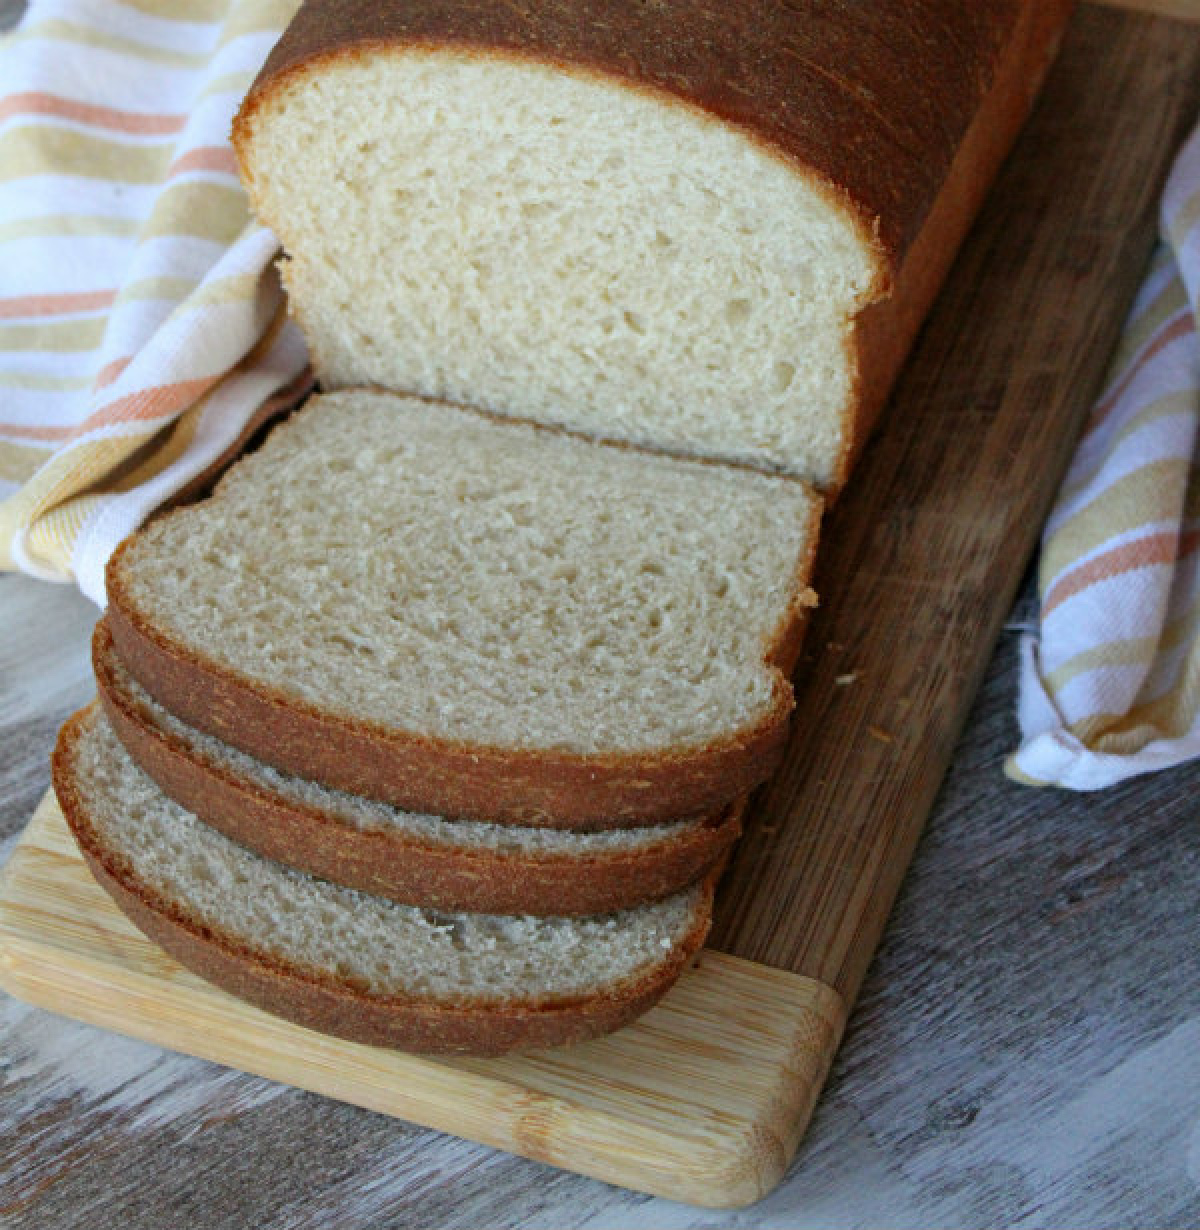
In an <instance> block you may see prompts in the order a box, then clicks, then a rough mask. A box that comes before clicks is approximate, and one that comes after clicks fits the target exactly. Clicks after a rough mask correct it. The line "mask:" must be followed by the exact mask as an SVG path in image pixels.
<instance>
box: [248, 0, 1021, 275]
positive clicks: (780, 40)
mask: <svg viewBox="0 0 1200 1230" xmlns="http://www.w3.org/2000/svg"><path fill="white" fill-rule="evenodd" d="M1021 11H1022V3H1021V2H1020V0H970V2H967V3H964V0H906V2H905V3H903V4H900V3H864V2H862V0H760V2H757V3H754V4H738V3H719V2H717V0H655V2H653V3H646V2H645V0H537V3H504V4H501V3H496V2H495V0H392V2H390V3H387V4H380V3H378V0H306V3H304V4H303V5H302V6H301V8H300V10H299V12H298V13H297V14H296V17H295V19H294V20H293V22H292V24H291V25H290V26H289V27H288V29H287V31H286V32H285V34H284V36H283V38H282V39H281V40H280V41H279V43H278V44H277V45H276V47H275V49H274V50H273V52H272V53H271V55H270V57H269V58H268V60H267V62H266V64H265V66H264V68H263V70H262V72H261V73H260V75H259V77H258V80H257V81H256V83H255V85H254V87H253V89H252V91H251V93H250V95H249V97H248V99H247V104H246V106H245V107H244V108H243V111H242V113H241V115H240V116H239V118H238V122H237V128H238V129H240V128H242V127H243V126H244V125H246V124H248V123H249V122H250V120H251V117H252V114H253V111H254V109H255V107H256V105H257V104H258V102H259V101H260V99H261V98H262V97H263V96H265V95H266V94H267V93H269V92H270V91H271V90H272V89H273V88H274V87H275V85H277V84H278V83H279V82H280V81H282V80H283V79H284V78H286V77H287V75H288V74H290V73H291V72H292V71H293V70H295V69H297V68H301V67H304V66H306V65H311V64H312V63H313V62H314V61H316V60H317V59H319V58H321V57H324V56H328V55H340V54H344V53H347V52H354V51H357V50H364V49H368V48H371V47H372V46H379V45H390V46H403V45H412V46H414V47H437V48H444V47H459V48H463V49H467V50H471V49H477V50H478V51H480V52H490V53H494V54H498V55H503V56H513V57H522V58H529V59H536V60H541V61H544V62H547V63H551V64H559V65H566V66H571V67H574V68H577V69H582V70H584V71H588V72H596V73H600V74H603V75H605V76H608V77H613V78H617V79H623V80H625V81H627V82H628V83H629V84H630V85H631V86H634V87H637V88H640V89H643V90H648V91H652V92H655V93H659V94H662V95H665V96H667V97H671V98H674V99H676V100H679V101H680V102H683V103H684V104H687V105H689V106H691V107H693V108H697V109H699V110H701V111H704V112H707V113H709V114H712V115H714V116H717V117H718V118H720V119H721V120H723V121H725V122H727V123H729V124H732V125H734V126H736V127H737V128H739V129H742V130H744V131H745V132H746V133H748V134H749V135H750V136H751V137H753V138H754V139H755V140H757V141H759V142H760V143H762V144H764V145H767V146H769V147H771V148H774V149H775V150H777V151H778V152H779V153H780V155H782V156H783V157H784V158H785V159H788V160H790V161H792V162H794V163H796V164H797V165H799V166H801V167H805V168H808V169H810V170H811V171H812V172H814V173H815V174H816V176H817V177H819V179H820V180H821V181H822V182H823V183H824V184H825V185H826V187H827V189H828V190H829V191H830V193H831V194H833V195H834V196H835V197H837V198H839V199H841V200H843V201H845V202H846V203H847V204H848V205H849V207H850V209H851V210H852V212H853V213H854V214H855V215H856V216H857V217H858V219H859V221H860V224H861V227H862V230H863V232H864V234H866V235H868V236H872V237H873V238H874V242H875V246H876V249H877V251H878V253H879V257H880V271H881V278H880V285H879V288H878V289H879V290H880V291H882V290H883V289H885V285H886V283H887V282H888V281H889V280H890V278H891V276H892V275H894V273H895V271H896V270H897V269H898V267H899V265H900V262H901V260H902V259H903V256H904V253H905V251H906V250H907V248H908V245H909V243H910V242H911V241H912V240H913V238H914V237H915V236H916V234H917V233H918V231H919V230H920V228H921V225H922V223H923V221H924V219H925V216H926V214H927V213H928V211H929V208H930V206H931V205H932V203H933V200H934V198H935V197H936V195H937V192H938V189H939V188H940V186H941V184H942V181H943V180H944V178H945V176H946V173H947V171H948V169H949V167H950V164H951V162H952V160H953V158H954V153H955V150H956V149H957V147H958V144H959V141H960V140H961V138H962V136H963V134H964V132H965V131H966V129H967V126H968V124H969V123H970V121H971V118H972V116H973V114H974V112H975V109H976V107H977V106H978V104H979V102H980V100H981V99H982V98H983V96H984V95H985V94H986V92H987V89H988V86H989V85H990V82H991V79H992V75H993V72H994V69H995V65H996V63H997V60H998V57H999V55H1000V53H1001V51H1002V49H1003V47H1004V46H1005V44H1006V41H1007V40H1008V38H1009V36H1010V35H1011V33H1012V31H1013V30H1014V28H1015V27H1016V24H1017V21H1018V18H1019V16H1020V13H1021Z"/></svg>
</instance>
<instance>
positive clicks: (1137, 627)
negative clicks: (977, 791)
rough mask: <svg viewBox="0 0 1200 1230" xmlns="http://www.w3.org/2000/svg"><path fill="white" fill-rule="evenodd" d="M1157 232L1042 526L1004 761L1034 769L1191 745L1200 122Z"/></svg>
mask: <svg viewBox="0 0 1200 1230" xmlns="http://www.w3.org/2000/svg"><path fill="white" fill-rule="evenodd" d="M1162 234H1163V241H1162V243H1161V245H1160V246H1159V248H1158V250H1157V252H1156V254H1155V257H1154V260H1153V263H1152V265H1151V268H1150V271H1149V274H1148V276H1147V279H1146V282H1145V284H1144V286H1143V287H1142V290H1141V293H1140V294H1139V296H1138V299H1137V302H1136V303H1135V304H1134V307H1133V311H1132V313H1131V315H1130V318H1129V321H1128V324H1127V325H1126V331H1125V334H1124V337H1123V339H1122V341H1121V344H1120V347H1119V348H1118V351H1117V353H1116V355H1115V356H1114V359H1113V363H1112V367H1111V370H1110V375H1109V380H1108V385H1107V390H1106V391H1105V393H1104V395H1103V396H1102V397H1101V399H1100V401H1099V402H1097V404H1096V405H1095V407H1094V408H1093V410H1092V413H1091V418H1090V420H1089V421H1088V424H1087V426H1086V428H1085V431H1084V435H1083V439H1082V440H1081V442H1080V445H1079V449H1078V452H1077V453H1076V455H1075V458H1074V461H1073V462H1072V465H1071V468H1070V471H1069V472H1068V474H1067V477H1066V480H1065V482H1064V485H1063V488H1062V491H1061V492H1060V493H1059V497H1058V503H1057V506H1056V507H1055V509H1054V512H1053V514H1052V515H1051V517H1050V520H1049V522H1048V523H1047V525H1046V528H1045V532H1044V534H1043V538H1042V555H1041V564H1040V572H1039V577H1038V587H1039V590H1040V596H1041V615H1040V626H1039V627H1038V629H1037V632H1036V633H1035V634H1033V635H1028V636H1026V637H1025V638H1023V642H1022V650H1021V652H1022V658H1021V695H1020V702H1019V706H1018V717H1019V721H1020V726H1021V739H1022V742H1021V745H1020V747H1019V749H1018V750H1017V751H1016V753H1015V754H1014V755H1013V756H1012V757H1010V759H1009V762H1008V765H1007V769H1008V773H1009V775H1010V776H1012V777H1014V778H1016V779H1017V780H1018V781H1023V782H1027V783H1030V784H1033V785H1056V786H1066V787H1069V788H1071V789H1073V790H1096V789H1099V788H1101V787H1103V786H1108V785H1111V784H1113V783H1114V782H1118V781H1121V780H1123V779H1124V778H1127V777H1132V776H1134V775H1136V774H1139V773H1146V772H1149V771H1150V770H1152V769H1159V768H1165V767H1167V766H1169V765H1174V764H1178V763H1179V762H1181V761H1183V760H1187V759H1189V758H1190V757H1193V756H1196V755H1200V483H1198V482H1197V472H1196V467H1197V460H1198V459H1197V450H1196V444H1197V429H1198V427H1200V334H1198V332H1197V323H1198V321H1200V129H1198V130H1197V132H1196V133H1194V134H1193V135H1192V137H1191V139H1190V140H1189V142H1188V143H1187V145H1186V146H1185V147H1184V149H1183V152H1182V153H1181V154H1180V156H1179V159H1178V161H1177V162H1176V164H1175V168H1174V170H1173V172H1172V174H1171V178H1170V180H1169V181H1168V184H1167V189H1166V192H1165V194H1164V198H1163V208H1162Z"/></svg>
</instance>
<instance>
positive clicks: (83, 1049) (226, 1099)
mask: <svg viewBox="0 0 1200 1230" xmlns="http://www.w3.org/2000/svg"><path fill="white" fill-rule="evenodd" d="M1151 3H1157V4H1158V5H1159V6H1160V7H1164V6H1165V5H1170V6H1172V7H1173V8H1174V9H1175V10H1176V11H1178V10H1179V9H1181V8H1185V7H1187V6H1189V5H1191V4H1192V3H1193V0H1151ZM20 7H21V5H20V3H19V2H14V0H0V28H3V26H4V25H5V24H7V23H8V22H10V21H11V20H12V19H14V18H15V16H16V13H17V11H18V10H19V9H20ZM0 85H2V83H0ZM1027 603H1028V593H1027V596H1026V599H1025V600H1024V604H1021V605H1019V607H1018V612H1017V613H1015V614H1014V617H1013V620H1012V621H1011V625H1010V628H1009V630H1008V631H1007V632H1006V633H1005V635H1004V637H1003V639H1002V640H1001V642H1000V644H999V646H998V648H997V651H996V654H995V656H994V659H993V661H992V665H991V669H990V671H989V674H988V677H987V680H986V682H985V684H984V687H983V690H982V691H981V693H980V695H979V698H978V700H977V702H976V704H975V708H974V711H973V714H972V718H971V721H970V723H969V725H968V728H967V730H966V732H965V734H964V736H963V738H962V741H961V743H960V746H959V748H958V751H957V753H956V756H955V760H954V765H953V768H952V770H951V772H950V775H949V777H948V778H947V780H946V783H945V786H944V788H943V790H942V793H941V796H940V799H939V802H938V805H937V807H936V809H935V811H934V814H933V817H932V819H931V821H930V824H929V828H928V830H927V833H926V836H925V838H924V841H923V843H922V845H921V848H920V850H919V852H918V856H917V859H916V861H915V863H914V865H913V868H912V871H911V873H910V875H909V877H908V879H907V881H906V884H905V888H904V890H903V892H902V894H901V897H900V901H899V903H898V905H897V908H896V911H895V914H894V915H893V918H892V920H891V923H890V926H889V930H888V934H887V937H886V939H885V942H884V945H883V947H882V949H881V950H880V952H879V955H878V957H877V959H876V961H875V964H874V966H873V968H872V970H871V973H870V975H869V977H868V979H867V982H866V985H865V987H864V990H863V993H862V996H861V999H860V1001H859V1004H858V1007H857V1009H856V1010H855V1013H854V1015H853V1017H852V1019H851V1025H850V1030H849V1033H848V1035H847V1038H846V1041H845V1044H844V1045H843V1047H842V1050H841V1053H840V1056H839V1058H838V1061H837V1063H836V1065H835V1068H834V1071H833V1074H832V1076H831V1079H830V1082H829V1085H828V1088H827V1090H826V1092H825V1095H824V1098H823V1099H822V1102H821V1105H820V1107H819V1109H818V1111H817V1114H816V1117H815V1120H814V1122H813V1126H812V1129H811V1131H810V1133H809V1137H808V1140H807V1142H806V1144H805V1145H804V1146H803V1147H802V1148H801V1151H800V1154H799V1156H798V1158H797V1159H796V1162H795V1164H794V1166H793V1168H792V1170H791V1172H790V1175H789V1177H788V1179H786V1180H785V1182H784V1183H783V1185H782V1186H781V1187H780V1188H779V1189H778V1190H777V1191H776V1192H774V1193H773V1194H772V1195H771V1196H770V1197H768V1198H767V1200H765V1201H764V1202H763V1203H762V1204H760V1205H758V1206H756V1207H755V1208H754V1209H753V1210H750V1211H746V1212H742V1213H735V1214H719V1213H713V1212H709V1211H703V1210H697V1209H689V1208H686V1207H684V1206H681V1205H673V1204H670V1203H668V1202H665V1201H661V1200H653V1199H650V1198H648V1197H643V1196H638V1195H634V1194H632V1193H628V1192H624V1191H620V1190H617V1189H615V1188H610V1187H606V1186H605V1185H603V1184H600V1183H597V1182H593V1181H590V1180H587V1179H581V1178H576V1177H574V1176H572V1175H568V1174H563V1173H559V1172H556V1171H553V1170H550V1169H548V1168H546V1167H542V1166H538V1165H535V1164H533V1163H529V1162H524V1161H521V1160H518V1159H515V1158H511V1157H508V1156H505V1155H503V1154H499V1153H495V1152H492V1151H491V1150H488V1149H485V1148H482V1147H479V1146H475V1145H471V1144H467V1143H464V1142H461V1141H457V1140H453V1139H449V1138H446V1137H443V1136H439V1135H437V1134H435V1133H432V1132H427V1131H424V1130H420V1129H417V1128H412V1127H409V1126H407V1125H405V1124H403V1123H398V1122H395V1121H392V1120H388V1119H385V1118H383V1117H381V1116H378V1115H373V1114H370V1113H368V1112H365V1111H360V1110H356V1109H353V1108H351V1107H347V1106H343V1105H339V1104H336V1103H333V1102H329V1101H326V1100H323V1099H321V1098H318V1097H314V1096H311V1095H307V1094H303V1093H299V1092H297V1091H295V1090H291V1089H287V1088H283V1087H280V1086H275V1085H272V1084H270V1083H268V1082H266V1081H262V1080H258V1079H255V1078H252V1077H247V1076H243V1075H240V1074H238V1073H234V1072H229V1071H226V1070H223V1069H220V1068H218V1067H216V1066H214V1065H211V1064H207V1063H203V1062H201V1061H198V1060H191V1059H185V1058H182V1057H179V1056H175V1055H172V1054H169V1053H167V1052H164V1051H160V1050H157V1049H156V1048H154V1047H151V1046H147V1045H144V1044H141V1043H137V1042H132V1041H128V1040H126V1039H123V1038H120V1037H117V1036H115V1035H110V1034H106V1033H103V1032H101V1031H99V1030H95V1029H90V1028H87V1027H85V1026H82V1025H76V1024H74V1023H72V1022H70V1021H66V1020H62V1019H59V1018H56V1017H52V1016H50V1015H48V1014H46V1013H42V1012H39V1011H37V1010H34V1009H32V1008H27V1007H26V1006H24V1005H23V1004H20V1003H18V1002H17V1001H15V1000H12V999H10V998H7V997H5V996H3V994H2V993H0V1226H3V1227H5V1228H6V1230H9V1228H11V1230H33V1228H35V1227H36V1228H37V1230H50V1228H53V1230H60V1228H61V1230H69V1228H72V1227H80V1228H83V1227H87V1228H88V1230H91V1228H93V1227H108V1226H120V1227H122V1230H142V1228H150V1227H154V1228H158V1227H175V1226H187V1227H189V1228H190V1230H207V1228H209V1227H212V1228H214V1230H216V1228H220V1230H226V1228H230V1227H239V1226H243V1225H245V1226H255V1227H264V1228H265V1227H271V1228H279V1230H284V1228H289V1230H290V1228H300V1227H338V1228H339V1230H341V1228H353V1227H359V1226H361V1227H367V1226H370V1227H409V1226H412V1227H433V1226H445V1227H475V1226H480V1225H487V1226H494V1227H508V1226H512V1227H530V1228H533V1227H542V1226H546V1227H564V1226H572V1227H576V1226H579V1227H582V1226H594V1227H608V1228H615V1227H717V1226H750V1225H753V1226H761V1227H772V1226H778V1227H807V1226H813V1227H830V1226H847V1227H849V1226H889V1227H892V1226H894V1227H900V1226H914V1227H918V1226H920V1227H928V1226H942V1225H956V1226H957V1225H962V1226H967V1225H969V1226H983V1225H999V1224H1004V1225H1011V1226H1047V1227H1049V1226H1053V1227H1097V1226H1132V1225H1138V1226H1182V1225H1197V1224H1200V948H1198V946H1197V944H1196V943H1195V938H1194V937H1195V934H1196V932H1195V927H1196V922H1195V920H1196V917H1197V907H1198V906H1200V814H1198V813H1200V806H1197V803H1196V801H1195V800H1196V797H1197V793H1198V789H1197V788H1198V787H1200V765H1197V766H1194V767H1186V768H1183V769H1179V770H1176V771H1173V772H1169V773H1164V774H1161V775H1158V776H1156V777H1153V778H1150V779H1146V780H1143V781H1138V782H1133V783H1129V784H1128V785H1126V786H1125V787H1122V788H1120V789H1117V790H1114V791H1111V792H1106V793H1104V794H1103V795H1099V796H1095V797H1086V796H1073V795H1067V794H1064V793H1056V792H1052V793H1040V792H1032V791H1028V790H1025V789H1022V788H1020V787H1017V786H1014V785H1012V784H1010V783H1008V782H1007V781H1006V780H1005V779H1004V777H1003V776H1002V774H1001V771H1000V764H1001V760H1002V758H1003V756H1004V754H1005V752H1006V751H1007V750H1009V749H1010V747H1011V746H1012V742H1013V740H1014V738H1015V733H1016V732H1015V726H1014V722H1013V718H1012V712H1013V704H1014V696H1015V647H1016V638H1017V629H1018V627H1019V625H1020V622H1021V611H1022V609H1023V606H1024V605H1027ZM95 615H96V612H95V610H94V609H93V608H92V607H90V605H89V604H88V603H87V602H86V601H85V600H84V599H82V598H81V597H80V596H79V595H78V594H77V593H76V592H75V591H73V590H71V589H68V588H65V587H55V586H49V585H45V584H40V583H37V582H33V581H30V580H27V579H25V578H21V577H15V576H0V862H3V860H4V858H5V856H6V853H7V851H8V849H10V848H11V846H12V844H13V842H14V840H15V837H16V834H17V833H18V832H19V830H20V828H21V826H22V825H23V824H24V822H25V821H26V820H27V819H28V817H29V815H30V813H31V812H32V810H33V808H34V805H35V804H36V802H37V801H38V799H39V798H40V797H41V795H42V794H43V792H44V791H45V789H46V787H47V785H48V782H49V772H48V763H47V758H48V754H49V751H50V747H51V745H52V743H53V739H54V735H55V732H56V730H57V728H58V725H59V724H60V722H61V721H62V720H63V718H65V717H66V715H67V714H68V713H69V712H71V711H72V710H73V709H74V708H76V707H78V706H79V705H80V704H82V703H84V702H85V701H86V700H88V699H89V698H90V696H91V692H92V687H91V682H90V670H89V665H88V648H87V647H88V639H89V634H90V631H91V626H92V623H93V621H94V619H95Z"/></svg>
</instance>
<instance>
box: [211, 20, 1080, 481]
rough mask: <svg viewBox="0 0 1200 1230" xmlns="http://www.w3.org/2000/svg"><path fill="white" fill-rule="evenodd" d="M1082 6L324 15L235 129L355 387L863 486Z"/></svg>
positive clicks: (251, 179) (288, 266)
mask: <svg viewBox="0 0 1200 1230" xmlns="http://www.w3.org/2000/svg"><path fill="white" fill-rule="evenodd" d="M1071 7H1072V6H1071V3H1070V0H970V2H969V3H964V2H963V0H922V2H921V3H904V2H902V0H879V2H877V3H857V4H849V3H831V2H830V0H766V2H764V3H755V4H735V3H718V2H716V0H657V2H655V3H646V2H645V0H542V2H539V3H536V4H498V3H497V4H486V5H481V4H479V3H478V2H477V0H392V2H391V3H388V4H379V3H377V2H376V0H307V2H306V3H305V4H303V5H302V6H301V8H300V10H299V12H298V14H297V15H296V17H295V19H294V21H293V23H292V25H291V26H290V27H289V29H288V30H287V32H286V33H285V34H284V36H283V38H282V40H281V41H280V42H279V44H278V45H277V46H276V48H275V50H274V51H273V53H272V55H271V56H270V58H269V60H268V61H267V64H266V65H265V67H264V69H263V71H262V73H261V74H260V76H259V78H258V80H257V82H256V83H255V85H254V87H253V89H252V90H251V92H250V94H249V96H248V98H247V100H246V103H245V105H244V107H243V109H242V111H241V113H240V114H239V116H238V118H237V120H236V122H235V125H234V143H235V148H236V150H237V154H238V157H239V160H240V163H241V168H242V173H243V178H244V180H245V182H246V184H247V187H248V189H249V192H250V196H251V200H252V203H253V205H254V207H255V209H256V210H257V212H258V213H259V215H260V216H261V217H262V218H263V219H264V220H265V221H266V222H267V223H268V224H269V225H270V226H271V227H273V228H274V230H275V231H276V233H277V234H278V235H279V236H280V239H281V240H282V243H283V246H284V249H285V250H286V252H287V260H286V261H285V263H284V265H283V272H284V278H285V281H286V283H287V287H288V291H289V295H290V300H291V304H292V309H293V311H294V313H295V315H296V317H297V319H298V320H299V322H300V324H301V326H302V327H303V329H304V331H305V333H306V335H307V336H308V339H309V341H310V344H311V347H312V351H313V355H314V359H315V364H316V369H317V374H318V377H319V379H320V381H321V382H322V384H323V385H324V386H325V387H326V388H335V387H343V386H349V385H360V384H377V385H381V386H385V387H389V388H395V389H404V390H410V391H416V392H420V393H423V394H426V395H429V396H437V397H445V398H448V399H450V400H452V401H458V402H463V403H467V404H472V405H476V406H482V407H485V408H489V409H491V410H494V411H496V412H503V413H511V414H513V415H515V416H518V417H521V418H527V419H535V420H537V421H540V422H551V423H558V424H563V425H567V426H570V427H572V428H575V429H578V430H581V431H585V432H589V433H592V434H595V435H597V436H600V437H605V438H620V439H625V440H630V441H634V442H636V443H639V444H642V445H651V446H654V447H656V448H662V449H666V450H669V451H673V452H679V453H686V454H689V455H696V454H699V455H704V456H709V457H716V458H721V459H723V460H739V461H742V462H746V463H749V464H752V465H755V466H758V467H761V468H765V469H773V470H779V471H782V472H786V473H789V474H796V475H801V476H804V477H806V478H808V479H810V480H812V481H813V482H815V483H816V484H817V485H818V486H820V487H822V488H829V489H833V488H836V487H839V486H840V485H841V484H842V483H843V482H844V480H845V477H846V474H847V472H848V470H849V467H850V464H851V461H852V459H853V457H854V455H855V453H856V451H857V449H858V447H859V446H860V445H861V443H862V441H863V439H864V437H865V435H866V432H867V428H868V427H869V426H870V423H871V421H872V420H873V418H874V416H875V414H876V412H877V410H878V409H879V406H880V405H881V404H882V402H883V400H884V398H885V396H886V393H887V390H888V387H889V385H890V383H891V381H892V378H893V377H894V375H895V373H896V371H897V369H898V367H899V365H900V363H901V362H902V360H903V358H904V354H905V352H906V351H907V349H908V346H909V344H910V342H911V340H912V338H913V336H914V335H915V333H916V330H917V328H918V327H919V325H920V321H921V318H922V317H923V315H924V313H925V311H926V310H927V309H928V306H929V304H930V303H931V302H932V299H933V296H934V295H935V293H936V291H937V288H938V285H939V283H940V281H941V279H942V276H943V275H944V273H945V271H946V270H947V269H948V268H949V265H950V263H951V261H952V260H953V257H954V252H955V249H956V248H957V246H958V244H959V242H960V241H961V239H962V237H963V235H964V234H965V233H966V230H967V228H968V227H969V225H970V222H971V219H972V217H973V215H974V213H975V211H976V209H977V208H978V206H979V204H980V202H981V200H982V199H983V196H984V193H985V191H986V188H987V185H988V183H989V182H990V180H991V178H992V176H993V175H994V173H995V170H996V168H997V167H998V166H999V164H1000V162H1001V161H1002V159H1003V157H1004V155H1005V153H1006V151H1007V149H1008V147H1009V145H1010V143H1011V141H1012V139H1013V137H1014V136H1015V134H1016V132H1017V130H1018V128H1019V127H1020V124H1021V122H1022V120H1023V119H1024V117H1025V115H1026V113H1027V111H1028V108H1029V106H1030V103H1031V101H1032V99H1033V97H1034V96H1035V94H1036V91H1037V87H1038V84H1039V83H1040V81H1041V78H1042V76H1043V74H1044V72H1045V69H1046V66H1047V64H1048V63H1049V62H1050V60H1051V58H1052V56H1053V52H1054V49H1055V47H1056V45H1057V42H1058V38H1059V36H1060V34H1061V31H1062V29H1063V27H1064V25H1065V22H1066V18H1067V15H1068V13H1069V12H1070V9H1071Z"/></svg>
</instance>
